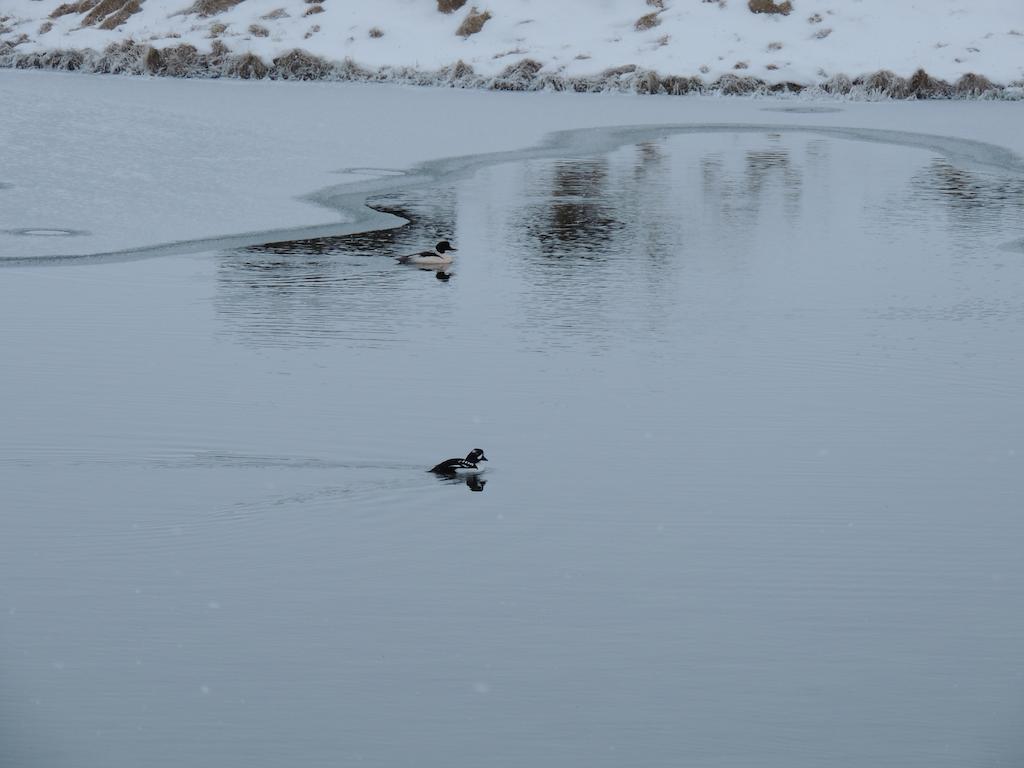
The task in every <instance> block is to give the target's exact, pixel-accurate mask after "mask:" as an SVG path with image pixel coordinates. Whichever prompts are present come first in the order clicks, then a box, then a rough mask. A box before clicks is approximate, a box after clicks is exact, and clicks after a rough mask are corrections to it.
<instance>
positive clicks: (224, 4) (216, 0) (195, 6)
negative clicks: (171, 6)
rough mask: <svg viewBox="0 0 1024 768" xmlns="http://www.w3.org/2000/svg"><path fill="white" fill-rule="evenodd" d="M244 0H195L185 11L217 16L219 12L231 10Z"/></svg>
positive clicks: (203, 15) (204, 15)
mask: <svg viewBox="0 0 1024 768" xmlns="http://www.w3.org/2000/svg"><path fill="white" fill-rule="evenodd" d="M240 2H242V0H195V2H194V3H192V5H191V6H189V8H188V9H187V10H186V11H185V13H195V14H198V15H199V16H202V17H204V18H205V17H206V16H216V15H217V14H218V13H224V11H229V10H231V9H232V8H234V7H235V6H236V5H238V4H239V3H240Z"/></svg>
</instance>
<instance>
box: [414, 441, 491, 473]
mask: <svg viewBox="0 0 1024 768" xmlns="http://www.w3.org/2000/svg"><path fill="white" fill-rule="evenodd" d="M481 461H487V457H486V456H484V451H483V448H474V449H473V450H472V451H470V452H469V453H467V454H466V458H464V459H445V460H444V461H442V462H441V463H440V464H436V465H435V466H433V467H431V468H430V469H429V470H427V471H428V472H434V473H435V474H439V475H454V474H455V473H456V472H458V471H459V470H467V469H478V467H477V464H479V463H480V462H481Z"/></svg>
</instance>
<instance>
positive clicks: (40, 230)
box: [0, 227, 89, 237]
mask: <svg viewBox="0 0 1024 768" xmlns="http://www.w3.org/2000/svg"><path fill="white" fill-rule="evenodd" d="M0 232H4V233H5V234H8V235H22V236H24V237H78V236H80V235H88V234H89V233H88V232H87V231H86V230H84V229H56V228H54V227H27V228H24V229H4V230H0Z"/></svg>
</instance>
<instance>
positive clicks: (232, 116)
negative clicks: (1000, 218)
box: [0, 71, 1024, 259]
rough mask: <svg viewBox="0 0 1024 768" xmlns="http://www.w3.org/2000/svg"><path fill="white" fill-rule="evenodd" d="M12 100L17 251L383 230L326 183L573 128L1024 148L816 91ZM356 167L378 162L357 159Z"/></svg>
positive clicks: (79, 95) (7, 138)
mask: <svg viewBox="0 0 1024 768" xmlns="http://www.w3.org/2000/svg"><path fill="white" fill-rule="evenodd" d="M0 103H3V104H4V105H5V107H6V108H5V109H3V110H0V145H2V146H4V147H8V148H14V149H15V150H16V151H11V152H9V153H7V154H6V156H5V161H4V164H3V166H2V168H0V257H3V258H6V259H11V258H38V257H48V256H61V255H86V254H102V253H109V252H114V251H125V250H133V249H140V248H152V247H154V246H161V245H167V244H178V245H176V246H175V247H176V248H177V249H179V250H181V249H183V248H185V246H181V245H180V244H181V243H183V242H187V241H205V240H209V239H213V238H232V237H235V238H237V239H236V241H235V242H246V243H255V242H266V241H267V240H271V239H275V237H276V238H277V239H283V238H284V237H285V236H287V235H288V234H301V232H294V231H293V232H289V230H295V229H297V228H301V229H308V228H321V229H320V230H316V231H322V230H323V228H327V230H328V231H343V230H345V229H346V228H347V229H358V228H366V227H367V226H368V225H367V222H366V220H365V216H366V214H367V211H365V209H362V208H361V207H360V206H358V205H357V204H356V203H357V201H353V200H343V199H342V200H339V199H337V198H336V199H335V200H334V201H333V207H331V206H330V205H327V204H326V203H328V202H329V201H328V200H327V198H326V196H325V195H323V194H321V195H319V196H316V195H314V196H313V197H312V198H311V197H310V196H311V195H313V193H317V192H318V191H322V190H325V189H329V188H332V187H337V186H338V185H340V184H343V183H351V182H358V181H365V180H366V179H368V178H374V177H379V178H383V180H384V181H385V182H388V183H396V184H397V183H401V182H402V179H401V178H400V177H395V176H393V175H388V174H386V173H384V172H381V171H372V170H371V171H370V172H367V171H366V170H365V169H391V170H392V171H394V170H399V171H404V170H409V169H411V168H414V167H415V166H416V165H417V164H418V163H423V162H425V161H431V160H437V159H439V158H445V157H456V156H477V155H482V154H486V153H495V152H504V151H511V150H522V149H527V148H530V147H534V146H536V145H538V144H539V143H541V142H542V141H543V140H544V137H545V136H546V135H548V134H550V133H551V132H554V131H562V130H568V129H583V128H591V127H600V126H614V125H667V124H679V123H692V124H707V123H757V124H774V125H803V126H808V127H814V126H822V127H847V128H853V129H858V128H871V129H876V130H904V131H908V130H909V131H917V132H921V133H931V134H940V135H944V136H950V137H957V138H964V139H971V140H974V141H980V142H985V143H988V144H994V145H999V146H1002V147H1005V148H1007V149H1009V150H1011V151H1013V152H1015V153H1016V154H1017V155H1018V156H1019V155H1024V132H1022V131H1020V130H1019V127H1020V107H1019V106H1018V105H1017V104H1015V103H1012V102H1000V101H986V102H972V103H971V104H970V105H969V106H968V105H966V104H964V103H960V102H939V101H935V102H914V103H904V102H880V103H852V102H851V103H844V104H843V105H842V106H841V107H830V108H828V109H823V108H821V107H820V106H819V107H814V106H813V105H809V104H808V103H807V102H803V101H788V102H785V101H774V100H758V99H720V98H710V97H703V98H690V99H672V98H652V97H645V96H634V95H625V94H564V93H563V94H555V93H515V94H507V93H487V92H480V91H464V90H441V89H418V88H410V87H402V86H380V85H378V86H371V85H360V84H342V83H275V82H266V81H262V82H242V81H228V80H219V81H193V80H173V79H145V78H111V77H94V76H88V77H85V76H82V75H76V74H60V73H52V72H21V71H0ZM424 125H430V126H435V127H436V126H444V129H442V130H437V129H431V130H429V131H425V130H423V126H424ZM353 168H355V169H361V170H360V172H358V173H339V171H344V170H345V169H353ZM384 223H385V224H386V223H394V222H384ZM25 230H29V231H28V232H26V231H25ZM40 230H42V231H45V230H68V231H70V232H71V233H72V234H69V235H67V236H53V235H50V236H46V235H45V234H44V233H43V232H40ZM199 247H204V246H203V245H202V243H201V242H200V243H198V244H195V245H193V246H192V249H195V248H199Z"/></svg>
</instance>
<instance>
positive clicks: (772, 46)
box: [768, 43, 782, 51]
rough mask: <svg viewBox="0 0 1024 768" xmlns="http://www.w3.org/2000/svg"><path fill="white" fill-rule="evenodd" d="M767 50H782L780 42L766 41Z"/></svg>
mask: <svg viewBox="0 0 1024 768" xmlns="http://www.w3.org/2000/svg"><path fill="white" fill-rule="evenodd" d="M768 50H769V51H781V50H782V43H768Z"/></svg>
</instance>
